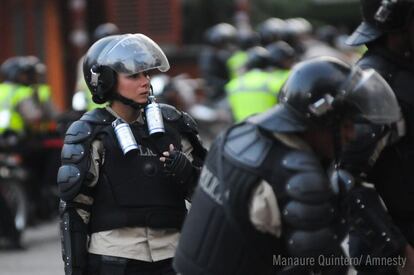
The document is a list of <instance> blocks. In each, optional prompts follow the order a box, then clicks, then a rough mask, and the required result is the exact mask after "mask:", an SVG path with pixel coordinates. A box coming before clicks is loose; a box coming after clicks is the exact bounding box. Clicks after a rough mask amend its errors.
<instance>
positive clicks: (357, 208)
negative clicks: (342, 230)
mask: <svg viewBox="0 0 414 275" xmlns="http://www.w3.org/2000/svg"><path fill="white" fill-rule="evenodd" d="M346 205H347V211H348V220H349V224H350V226H351V231H353V232H357V233H358V235H359V236H360V237H361V238H363V239H364V241H366V242H368V243H369V244H370V246H371V248H370V250H371V251H370V254H371V255H372V256H375V257H387V256H395V255H398V254H399V253H400V252H401V251H402V249H403V248H404V247H405V245H406V244H407V241H406V240H405V238H404V236H403V235H402V233H401V232H400V230H399V229H398V227H397V226H395V224H394V222H393V221H392V219H391V217H390V216H389V214H388V213H387V211H386V209H385V208H384V206H383V205H382V203H381V201H380V199H379V196H378V194H377V193H376V191H375V190H374V189H372V188H367V187H364V186H357V187H355V188H353V189H352V190H351V191H350V192H349V193H348V195H347V197H346Z"/></svg>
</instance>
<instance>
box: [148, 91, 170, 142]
mask: <svg viewBox="0 0 414 275" xmlns="http://www.w3.org/2000/svg"><path fill="white" fill-rule="evenodd" d="M149 102H150V103H149V104H148V105H147V106H146V107H145V117H146V120H147V125H148V132H149V134H150V135H153V134H157V133H165V127H164V121H163V119H162V113H161V107H160V104H158V103H157V102H155V98H154V97H153V96H149Z"/></svg>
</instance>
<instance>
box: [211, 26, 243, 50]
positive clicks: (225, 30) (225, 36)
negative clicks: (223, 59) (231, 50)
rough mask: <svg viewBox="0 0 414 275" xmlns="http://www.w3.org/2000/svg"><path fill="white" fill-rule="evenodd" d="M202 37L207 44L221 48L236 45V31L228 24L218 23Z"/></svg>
mask: <svg viewBox="0 0 414 275" xmlns="http://www.w3.org/2000/svg"><path fill="white" fill-rule="evenodd" d="M204 35H205V40H206V42H207V43H208V44H210V45H211V46H214V47H217V48H222V47H227V46H228V45H231V44H235V43H236V39H237V30H236V28H235V27H233V26H232V25H230V24H228V23H219V24H217V25H214V26H212V27H211V28H209V29H207V31H206V32H205V34H204Z"/></svg>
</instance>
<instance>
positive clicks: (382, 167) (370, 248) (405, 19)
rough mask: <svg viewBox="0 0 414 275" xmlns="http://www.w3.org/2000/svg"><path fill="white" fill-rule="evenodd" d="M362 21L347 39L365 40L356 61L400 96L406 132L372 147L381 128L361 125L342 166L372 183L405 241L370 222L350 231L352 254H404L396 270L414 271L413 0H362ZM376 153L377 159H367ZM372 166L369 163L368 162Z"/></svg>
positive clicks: (362, 269) (365, 269) (364, 269)
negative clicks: (374, 229) (374, 230)
mask: <svg viewBox="0 0 414 275" xmlns="http://www.w3.org/2000/svg"><path fill="white" fill-rule="evenodd" d="M361 11H362V19H363V21H362V23H361V24H360V25H359V27H358V28H357V29H356V30H355V31H354V33H353V34H352V35H351V36H350V37H349V38H348V40H347V43H348V44H349V45H353V46H360V45H363V44H365V45H366V47H367V48H368V50H367V51H366V52H365V54H364V55H363V56H362V58H361V59H360V60H359V61H358V62H357V63H356V66H358V67H360V68H363V69H365V68H373V69H375V70H376V71H378V72H379V73H380V74H381V75H382V76H383V77H384V78H385V80H386V81H387V82H388V83H389V85H390V86H391V87H392V88H393V91H394V93H395V95H396V97H397V99H398V101H399V104H400V106H401V109H402V113H403V117H404V119H405V127H406V133H405V136H403V137H402V138H401V139H400V140H399V141H398V142H396V143H395V144H393V145H390V146H387V147H386V148H385V149H384V150H383V151H382V153H381V154H380V155H379V157H378V156H377V155H378V154H377V153H376V152H375V146H373V144H375V143H376V142H377V140H378V139H381V138H382V134H381V128H370V129H365V130H366V131H365V132H361V134H360V138H359V139H358V140H357V141H356V142H355V144H353V145H352V146H350V147H349V148H348V150H347V151H346V152H345V155H344V160H343V165H344V167H345V168H346V169H349V170H350V171H353V173H354V174H355V175H356V176H358V177H360V178H362V180H364V181H367V182H369V183H373V184H374V186H375V190H376V191H377V192H378V194H379V195H380V196H381V198H382V200H383V201H384V203H385V206H386V207H387V209H388V211H389V214H390V215H391V217H392V219H393V221H394V223H395V225H397V227H398V230H399V231H400V234H401V233H402V235H403V237H404V238H405V242H404V243H403V244H401V245H399V246H398V247H393V249H390V248H389V247H390V242H389V240H388V239H384V238H382V237H381V236H378V235H375V234H368V233H369V232H370V230H371V227H370V224H365V225H364V224H363V226H359V227H358V226H355V229H354V230H353V231H351V235H350V243H349V245H350V255H351V256H352V257H361V256H364V257H373V256H376V257H393V256H396V255H403V256H405V257H407V259H408V260H407V264H406V266H405V268H404V269H403V270H400V272H401V273H400V274H414V264H413V263H414V261H413V260H414V257H413V256H414V250H413V245H414V204H413V200H414V193H413V186H414V185H413V182H414V174H413V173H412V171H413V163H414V136H413V133H414V128H413V127H414V93H413V91H412V89H413V85H414V16H413V12H414V3H413V2H412V1H399V0H397V1H381V0H361ZM371 156H377V157H378V160H377V161H376V162H375V163H374V164H372V163H365V160H368V159H370V158H371ZM371 166H373V167H371ZM356 268H357V269H358V270H359V272H358V274H398V272H397V269H396V268H394V267H388V268H387V267H384V266H372V265H362V266H359V267H356Z"/></svg>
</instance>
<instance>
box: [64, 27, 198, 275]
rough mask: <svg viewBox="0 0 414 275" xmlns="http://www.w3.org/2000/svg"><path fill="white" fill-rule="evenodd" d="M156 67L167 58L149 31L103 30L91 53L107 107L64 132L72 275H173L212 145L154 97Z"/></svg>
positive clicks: (89, 75) (87, 70)
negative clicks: (207, 146)
mask: <svg viewBox="0 0 414 275" xmlns="http://www.w3.org/2000/svg"><path fill="white" fill-rule="evenodd" d="M154 69H158V70H160V71H163V72H165V71H167V70H168V69H169V63H168V60H167V58H166V56H165V54H164V53H163V51H162V50H161V48H160V47H159V46H158V45H157V44H156V43H155V42H154V41H152V40H151V39H150V38H148V37H147V36H145V35H143V34H124V35H114V36H109V37H105V38H103V39H100V40H98V41H97V42H96V43H94V44H93V45H92V46H91V48H90V49H89V50H88V52H87V54H86V56H85V61H84V67H83V71H84V76H85V81H86V83H87V84H88V87H89V89H90V91H91V92H92V99H93V100H94V101H95V102H96V103H104V102H109V105H108V106H107V107H105V108H97V109H94V110H93V111H89V112H87V113H85V114H84V115H83V117H82V118H80V120H78V121H76V122H74V123H73V124H72V125H71V126H70V128H69V129H68V131H67V133H66V136H65V144H64V147H63V149H62V166H61V167H60V169H59V173H58V187H59V191H60V197H61V199H62V204H61V229H62V240H63V243H62V247H63V260H64V262H65V272H66V274H101V275H102V274H113V275H115V274H173V270H172V268H171V258H172V257H173V255H174V251H175V247H176V244H177V241H178V237H179V232H180V228H181V224H182V222H183V220H184V217H185V215H186V205H185V198H186V197H187V198H188V197H189V196H190V195H191V192H192V189H193V187H194V186H195V184H196V181H197V179H198V175H199V170H200V169H199V167H200V166H201V164H202V160H203V158H204V155H205V149H204V148H203V146H202V145H201V143H200V141H199V139H198V135H197V128H196V124H195V122H194V121H193V120H192V118H191V117H190V116H189V115H187V114H186V113H182V112H180V111H178V110H177V109H175V108H174V107H173V106H170V105H161V107H160V105H158V103H155V102H154V101H153V98H152V96H150V91H151V85H150V77H149V74H148V73H149V71H150V70H154ZM144 109H145V114H144V113H143V110H144ZM111 124H112V125H111ZM88 237H89V242H87V240H88ZM146 272H148V273H146Z"/></svg>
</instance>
